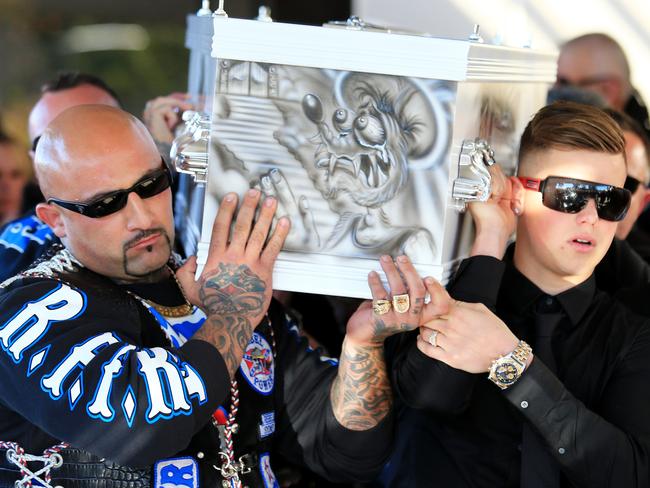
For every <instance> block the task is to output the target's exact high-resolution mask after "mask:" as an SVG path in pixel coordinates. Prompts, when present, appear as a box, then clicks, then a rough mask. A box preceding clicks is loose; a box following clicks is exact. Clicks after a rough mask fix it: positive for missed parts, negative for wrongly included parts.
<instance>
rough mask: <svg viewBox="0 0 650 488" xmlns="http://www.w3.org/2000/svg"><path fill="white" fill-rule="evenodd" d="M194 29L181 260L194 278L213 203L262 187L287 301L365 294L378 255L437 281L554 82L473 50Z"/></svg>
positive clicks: (398, 39)
mask: <svg viewBox="0 0 650 488" xmlns="http://www.w3.org/2000/svg"><path fill="white" fill-rule="evenodd" d="M188 23H189V27H190V29H189V30H188V38H187V39H188V42H187V44H188V47H190V49H191V51H192V54H191V58H190V67H191V70H190V90H191V91H192V93H193V94H194V99H195V100H194V101H195V102H196V103H197V106H198V107H199V109H198V110H197V111H196V112H194V113H185V114H184V119H185V121H186V123H185V126H184V128H183V130H182V132H181V133H180V135H179V136H178V137H177V139H176V141H175V143H174V146H173V148H172V157H173V158H174V160H175V164H176V166H177V168H178V169H179V171H181V172H184V173H190V174H191V175H193V179H194V180H195V183H194V182H193V183H192V185H190V184H189V183H188V177H187V176H185V180H184V182H183V181H182V182H181V193H182V194H181V195H180V199H181V200H180V202H181V207H180V208H178V206H177V215H178V218H181V219H184V222H183V223H182V225H181V227H183V228H184V229H185V233H186V235H185V236H184V242H185V250H186V251H187V252H193V251H194V248H195V247H196V248H197V249H198V253H197V254H198V262H199V266H202V265H203V264H204V263H205V260H206V257H207V250H208V244H209V237H210V233H211V228H212V223H213V220H214V217H215V215H216V212H217V208H218V202H219V201H220V200H221V198H222V197H223V196H224V195H225V194H226V193H228V192H231V191H235V192H237V193H239V194H240V195H241V194H243V193H244V192H245V191H246V190H248V189H249V188H259V189H260V190H261V191H262V192H263V193H264V194H265V195H272V196H274V197H276V198H277V199H278V202H279V209H278V216H282V215H288V216H289V217H290V218H291V222H292V230H291V233H290V235H289V237H288V238H287V241H286V244H285V247H284V250H283V252H282V253H281V255H280V257H279V259H278V262H277V264H276V267H275V273H274V278H273V279H274V282H273V285H274V288H276V289H282V290H293V291H303V292H311V293H324V294H330V295H342V296H354V297H368V296H369V290H368V286H367V275H368V272H369V271H370V270H379V264H378V261H377V259H378V257H379V256H381V255H382V254H391V255H393V256H396V255H398V254H401V253H405V254H407V255H408V256H409V257H410V258H411V260H412V261H413V262H414V264H415V265H416V268H417V269H418V270H419V272H420V273H421V275H422V276H426V275H431V276H434V277H436V278H437V279H439V280H442V281H443V282H444V281H445V280H446V279H447V278H448V276H449V275H450V273H451V272H452V271H453V268H454V265H455V264H456V263H457V262H458V261H459V260H460V259H462V258H463V257H465V256H466V255H467V253H468V251H469V248H470V245H471V241H472V225H471V219H470V217H469V216H468V215H467V214H466V213H464V212H463V210H464V209H465V206H466V202H468V201H473V200H486V199H487V198H488V197H489V195H490V172H489V169H488V167H489V165H490V164H491V163H492V162H493V160H494V161H496V162H498V163H499V164H500V165H501V166H502V167H503V168H504V169H505V171H506V173H508V172H509V173H512V172H513V171H514V167H515V164H516V153H517V145H518V139H519V136H520V135H521V132H522V131H523V128H524V126H525V125H526V123H527V122H528V121H529V120H530V117H531V116H532V114H533V113H534V112H535V111H537V110H538V109H539V108H540V107H541V106H542V105H543V104H544V101H545V98H546V91H547V89H548V87H549V85H550V83H551V82H552V81H553V80H554V77H555V55H554V54H549V53H540V52H535V51H533V50H530V49H517V48H508V47H500V46H492V45H486V44H483V43H482V42H478V41H480V39H479V40H478V41H477V40H474V41H472V40H469V41H460V40H449V39H439V38H434V37H427V36H416V35H407V34H396V33H390V32H386V31H378V30H368V29H364V28H362V27H363V24H362V23H360V22H348V23H347V24H344V25H343V26H338V27H328V26H325V27H311V26H303V25H292V24H279V23H272V22H261V21H255V20H241V19H233V18H227V17H221V16H215V17H203V18H201V17H195V18H190V19H189V22H188ZM476 38H478V36H476ZM209 40H211V44H209V42H210V41H209ZM209 46H211V51H210V50H209ZM195 185H197V186H195ZM183 188H184V190H183ZM183 192H185V193H183ZM201 214H202V218H201V219H200V223H199V216H200V215H201ZM197 241H198V242H197Z"/></svg>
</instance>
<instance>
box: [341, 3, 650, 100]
mask: <svg viewBox="0 0 650 488" xmlns="http://www.w3.org/2000/svg"><path fill="white" fill-rule="evenodd" d="M352 12H353V13H354V15H358V16H359V17H361V18H362V19H363V20H364V21H366V22H371V23H376V24H381V25H387V26H390V27H396V28H397V27H399V28H405V29H409V30H414V31H418V32H427V33H429V34H432V35H434V36H436V37H449V38H454V39H465V38H467V36H468V35H469V34H471V32H472V29H473V26H474V24H480V26H481V29H480V32H481V35H482V37H483V38H484V39H485V41H486V42H495V43H501V44H504V45H511V46H522V45H523V44H526V43H530V44H531V45H532V47H533V48H536V49H543V50H548V49H557V47H558V46H559V45H560V44H561V43H563V42H564V41H566V40H568V39H571V38H573V37H576V36H579V35H581V34H586V33H588V32H604V33H606V34H609V35H610V36H612V37H613V38H614V39H616V40H617V41H618V42H619V43H620V44H621V46H623V49H624V50H625V52H626V53H627V56H628V60H629V62H630V66H631V68H632V81H633V84H634V85H635V86H636V87H637V88H638V89H639V91H640V92H641V93H642V95H643V98H644V99H645V100H646V101H647V102H648V103H650V63H649V62H648V61H649V58H650V56H649V54H650V52H649V50H650V0H543V1H542V0H399V2H397V1H390V0H353V2H352Z"/></svg>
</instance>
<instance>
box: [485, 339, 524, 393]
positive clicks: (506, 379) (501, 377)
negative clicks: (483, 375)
mask: <svg viewBox="0 0 650 488" xmlns="http://www.w3.org/2000/svg"><path fill="white" fill-rule="evenodd" d="M531 352H533V350H532V349H531V347H530V346H529V345H528V344H526V343H525V342H524V341H519V344H517V347H515V349H514V351H512V352H510V353H508V354H506V355H505V356H501V357H500V358H498V359H495V360H494V361H492V366H490V369H489V373H490V374H489V376H488V379H489V380H490V381H492V382H493V383H494V384H495V385H497V386H498V387H499V388H501V389H502V390H505V389H506V388H508V387H510V386H512V385H514V384H515V383H516V382H517V380H518V379H519V378H520V377H521V375H522V373H523V372H524V370H525V369H526V361H528V356H529V355H530V353H531Z"/></svg>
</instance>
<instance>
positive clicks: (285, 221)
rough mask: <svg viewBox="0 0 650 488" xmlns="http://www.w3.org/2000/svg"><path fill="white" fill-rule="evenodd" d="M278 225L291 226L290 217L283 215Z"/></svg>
mask: <svg viewBox="0 0 650 488" xmlns="http://www.w3.org/2000/svg"><path fill="white" fill-rule="evenodd" d="M278 225H279V226H280V227H289V219H288V218H286V217H282V218H281V219H280V220H278Z"/></svg>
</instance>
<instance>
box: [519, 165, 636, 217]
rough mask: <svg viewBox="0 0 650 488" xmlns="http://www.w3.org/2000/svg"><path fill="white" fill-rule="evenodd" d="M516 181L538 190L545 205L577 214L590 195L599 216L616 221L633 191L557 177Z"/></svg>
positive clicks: (584, 205)
mask: <svg viewBox="0 0 650 488" xmlns="http://www.w3.org/2000/svg"><path fill="white" fill-rule="evenodd" d="M519 180H520V181H521V182H522V183H523V185H524V188H526V189H527V190H533V191H538V192H541V194H542V203H543V204H544V206H545V207H548V208H550V209H552V210H557V211H558V212H564V213H578V212H580V211H581V210H582V209H583V208H585V207H586V206H587V203H589V200H590V199H592V198H593V199H594V201H595V203H596V210H597V212H598V217H599V218H601V219H603V220H609V221H612V222H618V221H619V220H623V219H624V218H625V214H626V213H627V209H628V208H629V207H630V198H631V196H632V194H631V193H630V191H629V190H627V189H625V188H619V187H617V186H612V185H605V184H603V183H594V182H592V181H584V180H576V179H574V178H562V177H560V176H549V177H547V178H546V179H543V180H540V179H539V178H528V177H526V176H520V177H519Z"/></svg>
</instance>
